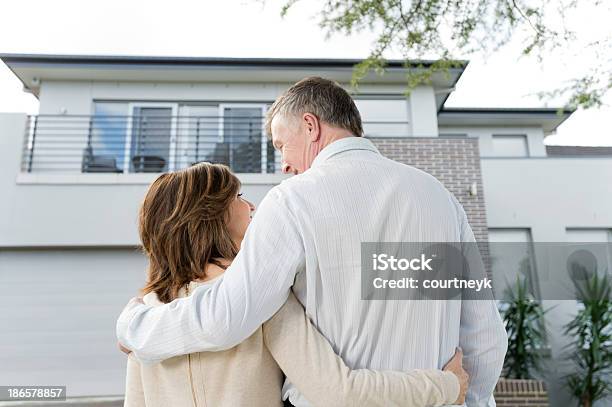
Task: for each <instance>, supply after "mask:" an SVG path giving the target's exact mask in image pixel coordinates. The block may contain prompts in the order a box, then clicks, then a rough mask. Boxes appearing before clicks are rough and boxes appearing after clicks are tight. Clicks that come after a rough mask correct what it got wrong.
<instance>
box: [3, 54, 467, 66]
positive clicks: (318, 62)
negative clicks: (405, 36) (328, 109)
mask: <svg viewBox="0 0 612 407" xmlns="http://www.w3.org/2000/svg"><path fill="white" fill-rule="evenodd" d="M0 59H2V60H3V61H4V62H5V63H6V64H7V65H9V64H12V63H37V64H41V63H50V64H85V65H87V64H99V63H102V64H111V65H112V64H119V65H126V64H131V65H177V66H180V65H195V66H211V65H231V66H243V67H253V66H265V67H270V66H283V67H317V68H324V67H336V68H352V67H353V66H354V65H356V64H358V63H359V62H362V61H363V60H362V59H341V58H338V59H330V58H327V59H326V58H226V57H176V56H136V55H60V54H11V53H4V54H3V53H0ZM435 62H436V61H435V60H411V61H410V66H411V67H413V68H416V67H418V66H420V65H422V66H424V67H429V66H431V65H432V64H434V63H435ZM456 62H457V64H458V65H459V67H458V69H465V67H466V66H467V65H468V62H469V61H466V60H457V61H456ZM386 63H387V66H388V67H389V68H401V69H405V68H406V66H405V64H406V61H404V60H402V59H390V60H387V61H386Z"/></svg>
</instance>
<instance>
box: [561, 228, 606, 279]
mask: <svg viewBox="0 0 612 407" xmlns="http://www.w3.org/2000/svg"><path fill="white" fill-rule="evenodd" d="M565 234H566V239H567V241H568V242H569V243H570V244H571V245H572V247H574V245H575V249H578V248H582V249H583V250H588V251H589V252H591V253H592V254H593V256H594V259H595V261H596V267H597V271H598V272H603V271H606V270H607V271H608V272H609V271H610V270H612V244H610V243H612V229H606V228H584V229H582V228H568V229H566V231H565Z"/></svg>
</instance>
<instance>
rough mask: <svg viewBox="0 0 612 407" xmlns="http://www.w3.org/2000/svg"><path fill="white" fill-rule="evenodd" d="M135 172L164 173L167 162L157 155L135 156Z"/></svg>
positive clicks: (133, 160)
mask: <svg viewBox="0 0 612 407" xmlns="http://www.w3.org/2000/svg"><path fill="white" fill-rule="evenodd" d="M132 166H133V167H134V172H164V171H165V169H166V160H165V159H164V158H162V157H158V156H156V155H135V156H134V157H132Z"/></svg>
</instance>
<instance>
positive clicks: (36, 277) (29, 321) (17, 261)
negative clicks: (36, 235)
mask: <svg viewBox="0 0 612 407" xmlns="http://www.w3.org/2000/svg"><path fill="white" fill-rule="evenodd" d="M145 267H146V260H145V258H144V256H143V255H142V254H141V253H140V252H139V251H138V250H137V249H132V248H130V249H99V250H97V249H93V250H90V249H87V250H82V249H78V250H77V249H75V250H63V249H62V250H38V249H37V250H3V249H0V310H1V313H0V326H1V328H0V350H1V351H0V383H2V384H3V385H53V386H60V385H65V386H67V389H66V394H67V395H68V396H69V397H70V396H85V395H88V396H97V395H120V394H123V392H124V378H125V357H124V355H123V354H121V353H120V352H119V351H118V350H117V348H116V340H115V320H116V318H117V316H118V315H119V313H120V311H121V309H122V307H123V305H125V303H126V302H127V301H128V299H129V298H130V297H132V296H133V295H134V294H135V293H136V292H137V291H138V289H139V288H141V287H142V285H143V283H144V277H145Z"/></svg>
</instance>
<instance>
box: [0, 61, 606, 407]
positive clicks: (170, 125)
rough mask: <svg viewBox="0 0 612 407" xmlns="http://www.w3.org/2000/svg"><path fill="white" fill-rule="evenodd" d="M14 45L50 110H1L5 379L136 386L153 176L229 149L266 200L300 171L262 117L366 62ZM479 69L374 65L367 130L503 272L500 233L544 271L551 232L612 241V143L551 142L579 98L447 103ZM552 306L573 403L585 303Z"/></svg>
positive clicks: (562, 396) (557, 376)
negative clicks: (142, 237) (145, 220)
mask: <svg viewBox="0 0 612 407" xmlns="http://www.w3.org/2000/svg"><path fill="white" fill-rule="evenodd" d="M0 59H1V60H2V61H3V62H4V63H5V64H6V65H7V66H8V67H9V68H10V69H11V71H12V72H13V73H14V74H15V75H16V76H17V77H18V78H19V80H21V82H22V83H23V85H24V91H26V92H31V93H32V94H34V95H35V96H36V97H37V98H38V99H39V101H40V109H39V114H38V115H33V116H27V115H25V114H14V113H10V114H9V113H5V114H3V113H0V163H1V164H0V191H1V192H0V196H1V198H0V309H1V310H2V314H1V316H0V318H1V320H2V326H3V328H2V330H1V331H0V350H2V352H0V366H1V368H0V383H1V384H14V385H31V384H40V385H44V384H47V385H66V386H67V392H68V395H69V396H113V395H122V394H123V390H124V369H125V357H124V355H122V354H121V353H119V352H118V350H117V348H116V342H115V334H114V325H115V320H116V317H117V316H118V314H119V312H120V311H121V309H122V307H123V305H124V304H125V303H126V301H127V300H128V299H129V298H130V297H132V296H134V295H135V294H136V293H137V291H138V289H139V288H140V287H142V286H143V282H144V278H145V270H146V261H145V258H144V257H143V255H142V254H141V253H140V251H139V249H138V245H139V239H138V233H137V223H136V220H137V212H138V208H139V205H140V202H141V200H142V198H143V196H144V193H145V191H146V189H147V186H148V184H149V183H150V182H151V181H153V180H154V179H155V178H156V176H157V174H158V173H159V172H162V171H172V170H177V169H181V168H185V167H187V166H189V165H192V164H193V163H196V162H200V161H214V162H221V163H226V164H228V165H229V166H230V167H231V168H232V169H233V170H234V171H235V172H237V173H238V174H239V178H240V179H241V181H242V184H243V193H244V194H245V196H247V197H248V198H249V199H251V200H253V201H254V202H255V203H257V202H259V201H260V200H261V199H262V197H263V196H264V195H265V194H266V192H267V191H268V190H269V189H270V188H272V187H273V186H274V185H276V184H278V183H280V182H281V181H282V180H283V179H285V178H286V177H287V175H283V174H281V173H280V171H279V156H278V153H277V152H275V151H274V149H273V148H272V146H271V142H270V141H268V139H267V137H266V135H265V133H264V131H263V128H262V127H263V121H262V117H263V115H264V114H265V112H266V109H267V108H268V106H269V105H270V104H271V103H272V102H273V101H274V99H275V98H276V97H277V96H278V95H279V94H280V93H281V92H282V91H283V90H285V89H286V88H287V87H289V86H290V85H291V84H293V83H294V82H296V81H298V80H299V79H302V78H304V77H306V76H312V75H317V76H323V77H326V78H330V79H333V80H336V81H338V82H339V83H341V84H344V85H346V86H347V89H348V83H349V81H350V78H351V74H352V67H353V65H354V64H355V63H357V62H358V61H354V60H313V59H228V58H176V57H111V56H65V55H15V54H10V55H9V54H5V55H0ZM422 63H424V64H427V62H426V61H425V62H422ZM466 66H467V62H465V63H463V64H462V66H461V67H459V68H454V69H451V70H450V73H449V75H448V76H444V75H438V76H436V77H434V80H433V82H432V84H431V85H428V86H420V87H418V88H417V89H415V90H414V91H412V92H411V93H410V94H409V95H408V96H407V95H406V92H405V72H406V71H405V69H406V68H405V67H404V63H403V61H391V62H390V63H389V66H388V71H387V73H386V74H385V75H384V76H376V75H372V76H368V77H366V78H365V79H364V81H363V83H362V84H361V85H360V87H359V90H358V92H356V93H354V98H355V100H356V103H357V106H358V108H359V110H360V112H361V115H362V118H363V120H364V124H365V133H366V136H367V137H369V138H371V139H372V140H373V142H374V143H375V144H376V145H377V146H378V148H379V149H380V151H381V152H382V153H383V154H385V155H387V156H388V157H390V158H392V159H395V160H398V161H401V162H405V163H408V164H411V165H414V166H416V167H418V168H421V169H423V170H425V171H427V172H429V173H431V174H432V175H434V176H436V177H437V178H438V179H440V180H441V181H442V182H443V183H444V184H445V185H446V187H447V188H448V189H449V190H450V191H451V192H453V193H454V194H455V195H456V197H457V198H458V199H459V201H460V202H461V203H462V204H463V206H464V208H465V209H466V212H467V213H468V217H469V218H470V223H471V225H472V227H473V229H474V232H475V235H476V237H477V239H478V240H479V241H481V242H487V241H488V242H491V246H490V247H491V257H492V258H493V259H496V260H497V261H493V262H492V263H491V269H492V273H493V276H494V280H495V281H496V282H497V283H498V284H503V283H504V281H506V280H512V279H513V278H514V276H515V275H516V273H517V271H516V266H517V264H518V260H520V259H518V260H517V258H506V257H507V255H506V254H504V253H495V246H494V245H493V244H492V243H493V242H514V243H515V244H518V245H522V246H521V247H522V248H523V249H522V251H523V252H529V253H531V255H529V261H530V262H531V263H532V267H533V269H534V270H538V269H545V268H547V267H548V266H547V265H546V264H545V263H546V262H547V261H548V260H547V259H546V258H540V257H538V256H537V251H535V252H534V251H532V250H531V248H532V247H533V245H534V244H537V243H538V242H600V243H610V242H612V151H610V149H609V148H608V149H606V148H579V147H561V146H546V145H545V139H546V136H547V135H549V134H551V133H553V132H554V131H555V129H556V128H557V127H558V126H559V125H560V124H561V123H562V122H563V121H564V120H565V119H567V118H568V117H569V116H570V115H571V114H572V111H567V110H563V111H561V112H559V110H558V109H549V108H538V109H522V108H521V109H518V108H517V109H500V108H479V109H475V108H447V107H445V101H446V100H447V98H448V97H449V95H450V94H451V93H452V92H453V90H454V87H455V86H456V84H457V82H458V81H459V80H460V77H461V74H462V72H463V70H464V69H465V67H466ZM381 182H384V180H381ZM339 233H341V231H339ZM611 255H612V253H607V254H606V253H603V254H601V256H602V257H601V258H600V259H599V260H600V262H601V264H608V267H609V266H610V265H612V262H611V261H610V256H611ZM504 256H506V257H504ZM519 257H520V256H519ZM544 257H545V256H544ZM553 303H554V304H553ZM550 305H555V307H554V308H553V309H552V310H551V311H550V312H549V313H548V314H547V315H548V317H547V319H548V323H549V328H550V331H551V335H550V338H549V339H550V341H549V342H550V355H551V358H550V359H551V363H550V365H551V373H550V374H549V375H548V376H547V378H546V379H547V380H548V382H549V385H550V386H551V405H565V404H564V401H566V400H567V398H568V395H567V392H566V390H564V388H563V386H562V384H561V375H562V373H561V370H562V369H563V368H564V362H562V354H563V346H564V345H565V344H566V343H567V341H568V338H566V337H564V336H563V335H562V334H561V332H562V326H563V324H564V323H566V322H567V321H568V320H569V319H570V318H571V315H572V313H574V312H575V310H576V303H575V302H574V301H551V304H550Z"/></svg>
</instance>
